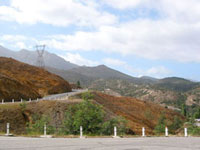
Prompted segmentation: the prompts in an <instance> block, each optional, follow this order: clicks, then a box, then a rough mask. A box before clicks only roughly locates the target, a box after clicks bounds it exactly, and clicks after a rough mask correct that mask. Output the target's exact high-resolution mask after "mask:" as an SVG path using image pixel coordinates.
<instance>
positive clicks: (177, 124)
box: [169, 116, 183, 133]
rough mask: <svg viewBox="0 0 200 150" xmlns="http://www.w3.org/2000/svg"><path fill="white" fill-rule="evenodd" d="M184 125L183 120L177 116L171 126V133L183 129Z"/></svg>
mask: <svg viewBox="0 0 200 150" xmlns="http://www.w3.org/2000/svg"><path fill="white" fill-rule="evenodd" d="M182 124H183V122H182V120H181V119H180V118H179V117H178V116H175V117H174V121H173V123H172V124H171V125H170V126H169V129H170V132H171V133H175V132H176V130H178V129H179V128H181V126H182Z"/></svg>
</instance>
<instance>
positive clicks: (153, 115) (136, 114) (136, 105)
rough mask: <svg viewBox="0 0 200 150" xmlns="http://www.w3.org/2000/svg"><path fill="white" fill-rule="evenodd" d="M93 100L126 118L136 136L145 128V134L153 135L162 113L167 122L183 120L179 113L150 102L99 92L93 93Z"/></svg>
mask: <svg viewBox="0 0 200 150" xmlns="http://www.w3.org/2000/svg"><path fill="white" fill-rule="evenodd" d="M94 95H95V97H94V99H95V101H96V102H97V103H99V104H101V105H103V107H104V108H106V109H107V110H109V111H111V112H112V113H114V114H115V115H120V116H123V117H124V118H126V119H127V120H128V122H129V127H130V128H131V129H132V131H133V132H135V133H136V134H141V128H142V127H145V128H146V132H147V134H153V130H154V127H155V126H156V124H157V121H158V119H159V117H160V115H161V114H162V113H165V116H166V118H167V119H168V120H170V121H173V119H174V117H175V116H179V117H180V118H182V119H184V118H183V117H182V116H181V115H180V114H179V113H176V112H174V111H172V110H170V109H166V108H164V107H161V106H160V105H158V104H154V103H152V102H145V101H141V100H137V99H134V98H130V97H114V96H110V95H106V94H102V93H99V92H94Z"/></svg>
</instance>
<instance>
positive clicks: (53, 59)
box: [0, 46, 78, 70]
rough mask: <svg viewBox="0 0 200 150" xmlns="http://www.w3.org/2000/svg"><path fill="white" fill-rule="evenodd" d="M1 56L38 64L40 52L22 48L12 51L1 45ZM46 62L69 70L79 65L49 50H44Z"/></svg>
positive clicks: (51, 65) (49, 65) (50, 65)
mask: <svg viewBox="0 0 200 150" xmlns="http://www.w3.org/2000/svg"><path fill="white" fill-rule="evenodd" d="M0 56H3V57H12V58H14V59H16V60H18V61H21V62H24V63H27V64H30V65H34V66H36V65H37V58H38V54H37V52H36V51H28V50H25V49H23V50H21V51H11V50H9V49H6V48H4V47H2V46H0ZM44 62H45V64H46V66H47V67H53V68H57V69H61V70H62V69H63V70H69V69H72V68H76V67H78V65H75V64H72V63H70V62H68V61H66V60H64V59H63V58H61V57H59V56H57V55H55V54H53V53H49V52H47V51H44Z"/></svg>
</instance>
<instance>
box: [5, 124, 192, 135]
mask: <svg viewBox="0 0 200 150" xmlns="http://www.w3.org/2000/svg"><path fill="white" fill-rule="evenodd" d="M6 135H7V136H9V135H12V134H10V124H9V123H7V126H6ZM168 135H169V134H168V128H167V127H166V128H165V136H166V137H168ZM184 135H185V137H187V136H188V133H187V128H184ZM142 136H143V137H145V136H146V135H145V128H144V127H143V128H142ZM43 137H47V125H46V124H45V125H44V136H43ZM113 137H114V138H117V137H118V136H117V127H116V126H115V127H114V136H113ZM80 138H84V137H83V127H82V126H80Z"/></svg>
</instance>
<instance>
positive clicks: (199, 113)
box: [194, 108, 200, 119]
mask: <svg viewBox="0 0 200 150" xmlns="http://www.w3.org/2000/svg"><path fill="white" fill-rule="evenodd" d="M194 117H195V119H199V118H200V108H198V109H197V111H196V112H195V113H194Z"/></svg>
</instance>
